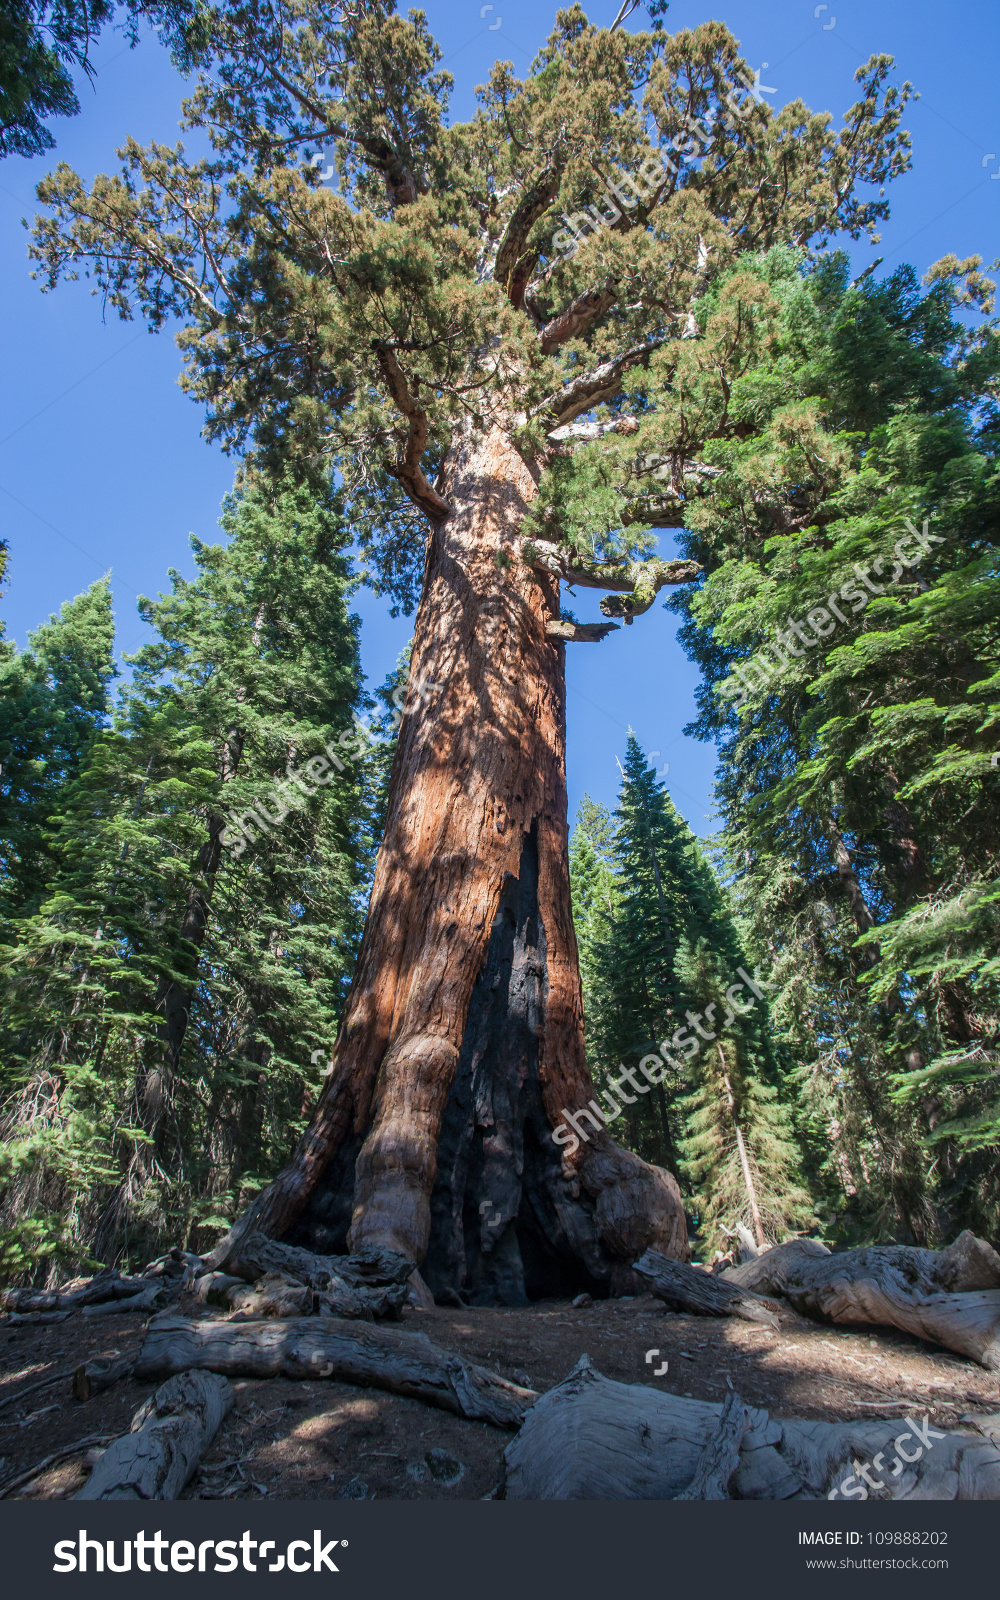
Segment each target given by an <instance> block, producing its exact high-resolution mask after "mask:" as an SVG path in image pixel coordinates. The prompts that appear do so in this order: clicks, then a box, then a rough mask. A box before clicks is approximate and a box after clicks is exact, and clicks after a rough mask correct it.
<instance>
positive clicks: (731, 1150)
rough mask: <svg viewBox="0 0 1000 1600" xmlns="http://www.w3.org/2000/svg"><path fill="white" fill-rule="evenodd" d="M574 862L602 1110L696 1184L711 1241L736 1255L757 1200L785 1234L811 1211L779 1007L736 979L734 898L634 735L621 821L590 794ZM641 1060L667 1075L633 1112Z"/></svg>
mask: <svg viewBox="0 0 1000 1600" xmlns="http://www.w3.org/2000/svg"><path fill="white" fill-rule="evenodd" d="M570 869H571V883H572V891H573V915H574V922H575V924H576V929H577V940H578V944H579V948H580V972H581V978H582V981H583V987H584V996H585V1005H586V1017H587V1043H588V1054H589V1059H590V1065H591V1069H592V1071H593V1073H594V1076H595V1080H596V1082H597V1083H598V1085H599V1086H600V1088H601V1089H602V1090H604V1091H605V1104H606V1105H607V1104H608V1103H609V1102H612V1103H614V1104H617V1103H618V1101H621V1102H622V1104H623V1105H624V1107H625V1110H624V1118H623V1120H624V1124H625V1126H626V1128H627V1130H628V1139H629V1142H630V1143H631V1144H632V1146H633V1148H635V1149H636V1150H637V1151H638V1152H639V1153H640V1154H641V1155H643V1156H645V1157H646V1159H648V1160H652V1161H656V1162H658V1163H660V1164H662V1165H664V1166H667V1167H669V1168H670V1169H671V1170H673V1171H674V1173H675V1175H676V1176H677V1177H678V1178H680V1179H681V1180H682V1181H683V1182H684V1185H685V1188H687V1189H688V1191H689V1192H690V1194H691V1196H692V1204H693V1209H694V1210H695V1212H696V1214H697V1216H698V1219H699V1223H700V1226H701V1236H702V1239H703V1241H704V1243H705V1245H706V1247H709V1248H711V1249H714V1248H716V1247H718V1246H720V1245H721V1246H723V1247H724V1248H725V1247H726V1240H725V1236H724V1235H723V1233H722V1232H721V1231H720V1230H721V1228H722V1227H728V1228H729V1229H730V1232H732V1230H733V1229H735V1227H736V1226H737V1224H739V1223H742V1224H744V1225H747V1226H750V1225H751V1224H753V1223H754V1220H755V1219H754V1207H756V1215H757V1218H758V1219H762V1226H763V1228H764V1230H765V1232H766V1235H767V1237H769V1238H771V1239H772V1240H773V1239H775V1238H780V1237H783V1236H784V1235H785V1234H786V1233H787V1231H788V1230H789V1229H790V1228H792V1227H793V1226H794V1225H795V1224H796V1223H797V1222H799V1221H801V1220H803V1219H804V1218H805V1217H807V1216H808V1215H809V1206H808V1197H807V1196H806V1194H805V1192H804V1190H803V1188H802V1185H801V1180H800V1176H799V1166H800V1157H799V1152H798V1150H797V1148H796V1144H795V1137H794V1132H793V1130H792V1128H791V1125H790V1113H789V1110H788V1108H787V1106H786V1105H785V1104H783V1103H782V1101H781V1100H780V1098H779V1091H780V1089H781V1087H782V1085H783V1082H784V1075H783V1072H782V1069H781V1067H780V1066H779V1063H778V1061H777V1060H776V1057H775V1054H774V1051H773V1048H772V1045H771V1040H770V1033H769V1028H768V1016H767V1004H766V1001H765V1000H764V999H763V998H762V996H761V995H756V994H755V993H754V991H753V990H752V989H751V988H748V985H747V982H746V981H745V980H744V979H742V978H741V976H740V972H741V969H742V970H743V972H744V973H745V972H746V969H747V957H746V955H745V953H744V951H743V948H742V946H741V944H740V940H739V936H738V934H737V930H736V927H735V924H734V921H733V918H732V914H731V912H730V909H729V906H728V905H727V901H726V895H725V893H724V891H723V889H722V887H721V886H720V884H719V881H718V879H717V878H716V876H715V874H714V872H713V871H712V868H711V866H710V865H709V863H708V861H707V860H706V859H705V856H704V855H703V853H702V851H701V848H700V847H699V845H698V842H697V840H696V839H695V838H694V836H693V835H692V833H691V832H690V829H689V828H688V827H687V824H686V823H685V822H684V821H683V820H682V818H681V817H679V816H678V814H677V812H676V810H675V809H674V806H673V804H672V802H671V800H670V798H669V796H668V795H667V793H666V791H665V789H664V787H663V785H662V783H660V782H658V780H657V778H656V776H655V774H654V772H653V770H652V768H651V767H649V766H648V765H647V763H646V760H645V757H644V756H643V753H642V750H641V748H640V746H639V743H638V740H637V739H636V738H635V736H634V735H633V734H630V735H629V740H628V748H627V751H626V756H625V765H624V768H623V771H622V784H621V791H620V794H619V802H618V808H617V810H616V812H615V819H614V823H612V819H611V818H610V817H609V816H608V814H607V813H606V812H605V811H603V809H602V808H601V807H599V806H595V805H594V803H593V802H592V801H591V800H589V799H586V798H585V800H584V803H583V805H582V806H581V808H580V812H579V815H578V819H577V827H576V829H575V831H574V835H573V842H572V848H571V853H570ZM643 1061H644V1062H645V1063H646V1066H647V1067H651V1071H652V1073H653V1077H654V1079H655V1080H656V1081H655V1083H654V1084H653V1087H652V1089H651V1091H650V1090H647V1093H646V1095H645V1096H642V1095H641V1094H640V1093H638V1092H637V1093H636V1094H635V1095H634V1096H633V1097H632V1101H633V1103H632V1104H628V1098H627V1097H628V1092H629V1091H628V1090H625V1089H624V1083H625V1079H624V1078H623V1077H622V1076H621V1069H622V1068H623V1067H628V1068H631V1069H632V1071H633V1072H634V1073H637V1074H642V1067H641V1065H640V1063H642V1062H643ZM727 1076H728V1081H729V1086H728V1087H727V1082H726V1079H727ZM629 1081H630V1083H631V1084H632V1087H634V1086H635V1081H638V1083H640V1084H642V1083H643V1082H644V1081H645V1080H644V1077H643V1076H641V1075H639V1076H637V1079H636V1080H629ZM737 1129H739V1132H740V1134H741V1135H742V1137H743V1142H744V1147H745V1150H746V1152H747V1163H748V1164H747V1165H746V1166H744V1165H743V1164H742V1163H741V1159H740V1157H739V1153H738V1148H737V1146H738V1139H737ZM748 1172H749V1175H750V1185H749V1187H748V1184H747V1173H748ZM751 1194H752V1196H753V1199H752V1202H751ZM752 1231H754V1230H752ZM756 1231H757V1232H759V1231H760V1230H759V1229H757V1230H756Z"/></svg>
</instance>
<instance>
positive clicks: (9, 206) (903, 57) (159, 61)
mask: <svg viewBox="0 0 1000 1600" xmlns="http://www.w3.org/2000/svg"><path fill="white" fill-rule="evenodd" d="M616 9H617V6H616V4H615V3H614V0H606V3H605V0H600V3H599V4H598V3H596V0H592V3H591V5H590V7H589V8H588V10H589V15H590V16H591V17H592V18H593V19H594V20H595V21H604V22H610V21H611V19H612V17H613V16H614V13H615V11H616ZM425 10H426V12H427V15H428V19H429V23H430V26H431V29H432V31H433V33H434V34H435V36H436V37H437V39H438V41H439V42H440V44H441V47H442V50H443V53H444V58H445V60H444V65H446V66H447V67H448V68H449V70H450V71H451V72H452V73H453V74H454V77H455V89H454V94H453V98H452V103H451V104H452V115H453V116H454V117H455V118H456V119H460V118H464V117H466V116H468V115H470V114H471V113H472V111H473V109H474V91H475V87H476V85H477V84H479V83H482V82H483V81H484V79H485V77H486V75H487V73H488V72H489V69H490V67H491V65H492V63H493V62H494V61H495V60H498V59H499V60H511V61H513V63H514V67H515V70H517V71H518V72H524V71H525V70H526V69H527V67H528V64H529V62H530V60H531V57H532V55H533V54H534V52H535V51H536V50H537V48H538V46H539V45H540V44H541V43H542V42H543V39H544V37H545V34H546V33H547V32H548V30H549V27H550V26H551V21H552V18H553V17H554V15H555V8H554V7H549V6H546V5H540V4H538V3H537V0H534V3H529V0H496V3H495V4H494V6H493V7H492V8H491V7H489V6H486V7H482V6H481V5H480V4H479V3H478V0H430V3H429V4H427V5H426V6H425ZM481 13H482V14H481ZM713 15H714V16H715V17H717V18H719V20H721V21H723V22H725V23H726V24H727V25H728V26H729V27H730V29H731V30H732V32H733V33H734V34H735V35H736V37H737V38H738V39H739V40H740V41H741V46H742V50H743V54H744V55H745V57H746V59H747V60H748V61H749V63H750V65H751V67H753V68H754V70H757V69H760V70H761V81H762V84H763V85H768V86H772V87H773V89H774V93H773V94H771V95H769V96H768V100H769V103H771V104H773V105H782V104H784V103H785V102H786V101H788V100H792V99H796V98H801V99H803V100H805V101H806V103H807V104H808V105H810V106H811V107H812V108H813V109H814V110H830V111H832V112H833V113H834V114H835V118H836V120H837V123H838V124H839V121H840V116H841V114H842V113H843V112H844V111H845V110H846V109H847V107H848V106H849V105H850V104H851V103H852V101H853V100H854V98H855V95H856V90H855V85H854V82H853V75H854V72H855V70H856V69H857V67H858V66H859V65H860V63H861V62H862V61H864V60H865V59H867V57H868V56H869V55H870V54H871V53H872V52H873V51H886V52H888V53H890V54H892V55H893V56H895V58H896V64H897V72H896V76H897V79H898V80H899V81H902V80H903V79H907V78H908V79H909V80H910V81H911V82H912V83H913V84H914V85H915V87H916V88H917V89H918V90H919V91H920V95H921V98H920V99H919V101H917V102H916V103H915V104H912V105H911V106H910V107H909V108H908V111H907V115H906V118H905V122H904V126H906V127H908V128H909V129H910V131H911V132H912V134H913V145H914V150H913V154H914V169H913V171H912V172H911V173H909V174H908V175H907V176H906V177H904V178H903V179H901V180H900V181H899V182H898V183H897V184H895V185H894V186H893V187H892V189H891V190H890V198H891V201H892V208H893V210H892V217H891V219H890V221H889V222H888V223H887V224H886V225H885V227H884V228H883V230H882V232H883V238H882V243H881V244H880V245H879V246H878V247H877V249H874V250H873V249H872V248H871V247H870V246H869V245H868V244H867V242H865V243H861V244H857V245H853V246H851V251H852V257H853V259H854V261H855V264H856V268H857V270H861V268H863V267H864V266H866V265H867V264H868V263H869V262H870V260H871V259H872V258H873V257H874V256H875V255H882V256H884V257H885V261H884V264H883V266H882V267H881V268H880V269H879V275H880V276H881V275H882V274H883V273H885V272H889V271H892V270H893V269H894V268H895V267H896V266H898V265H899V264H900V262H903V261H911V262H912V263H913V264H914V266H915V267H916V268H917V269H918V271H920V272H924V271H925V270H926V268H927V267H928V266H929V265H930V263H931V262H932V261H935V260H937V259H938V258H939V257H940V256H942V255H944V254H945V253H946V252H948V251H954V252H955V253H956V254H958V255H960V256H965V255H971V254H974V253H979V254H981V255H982V256H983V257H984V258H985V259H986V261H989V260H991V259H992V258H993V257H994V256H995V255H996V254H997V253H998V250H1000V241H998V218H1000V94H998V91H997V87H996V63H997V60H998V59H1000V48H998V46H1000V7H997V6H996V5H995V4H987V3H986V0H963V3H962V4H960V5H959V6H957V7H952V8H949V9H948V10H944V9H943V8H942V7H941V6H940V5H939V4H936V5H933V6H932V5H931V4H930V3H929V0H865V3H864V4H862V3H861V0H849V3H846V4H845V3H842V0H830V3H829V5H827V6H825V7H824V6H818V7H817V6H816V5H815V4H814V3H812V0H754V3H753V4H751V3H750V0H731V3H730V0H727V3H725V4H719V5H716V6H714V7H713V8H712V9H711V10H709V9H707V8H704V7H703V6H700V5H698V4H697V3H688V0H673V3H672V4H671V7H670V10H669V12H668V14H667V19H666V20H667V26H668V27H669V28H670V29H671V31H673V30H676V29H678V28H680V27H693V26H695V25H696V24H697V23H698V22H701V21H705V20H706V19H707V18H708V17H710V16H713ZM644 16H645V14H644V13H643V12H642V11H639V12H637V13H636V15H635V18H634V19H633V25H640V24H641V22H642V21H643V20H644ZM765 63H766V66H765ZM95 64H96V66H97V80H96V85H95V88H94V89H91V88H90V87H89V86H88V85H87V84H86V82H84V83H83V84H82V85H81V87H80V100H81V104H82V107H83V110H82V114H81V115H80V116H79V117H75V118H71V119H64V120H57V121H56V122H55V123H54V125H53V127H54V132H55V134H56V140H57V144H56V149H55V150H54V151H51V152H49V153H48V154H47V155H44V156H41V157H38V158H36V159H35V160H32V161H26V160H21V159H18V158H14V159H9V160H7V161H5V162H3V163H0V326H2V349H3V357H4V373H5V376H4V383H3V398H2V404H0V529H2V532H3V535H4V537H6V538H7V539H8V541H9V544H10V547H11V560H10V575H9V587H8V592H7V593H6V595H5V596H4V598H3V600H2V601H0V613H2V615H3V617H4V620H5V622H6V624H7V630H8V635H9V636H10V637H13V638H14V639H15V640H16V641H17V642H18V643H19V644H24V643H25V641H26V638H27V634H28V632H29V630H30V629H31V628H33V627H35V626H37V624H38V623H39V622H41V621H43V620H44V619H45V617H47V616H48V614H49V613H50V612H51V611H54V610H56V609H58V607H59V605H60V604H61V603H62V601H63V600H66V599H68V598H69V597H70V596H72V595H74V594H76V593H79V591H80V590H81V589H83V588H85V587H86V586H87V585H88V584H89V583H92V582H93V580H94V579H95V578H96V577H99V576H100V575H101V574H102V573H104V572H107V571H110V572H111V575H112V582H113V587H114V595H115V609H116V618H117V625H118V645H119V649H120V650H121V651H126V652H127V651H128V650H130V649H134V648H135V647H136V646H137V645H138V644H139V643H140V642H141V641H142V640H143V638H144V637H145V631H146V630H145V629H144V627H143V625H142V623H141V622H140V621H139V619H138V617H137V616H136V613H135V601H136V595H137V594H155V593H158V592H159V591H160V590H161V589H164V588H166V587H167V578H166V574H167V570H168V568H170V567H176V568H179V569H180V570H181V571H182V572H185V573H190V572H191V571H192V570H193V566H192V561H191V554H190V548H189V545H188V536H189V534H191V533H195V534H197V535H198V536H199V537H200V538H202V539H212V538H214V537H216V526H215V524H216V518H217V515H218V508H219V502H220V500H221V499H222V496H223V495H224V494H225V492H226V490H227V489H228V488H229V485H230V483H231V481H232V476H233V469H234V463H233V462H232V461H231V460H228V459H227V458H226V457H225V456H223V455H222V453H221V452H220V451H219V450H218V449H217V448H215V447H214V446H210V445H208V444H206V443H205V441H204V440H203V439H202V438H201V436H200V428H201V417H200V414H199V411H198V408H197V406H196V405H195V404H194V402H193V401H191V400H189V399H188V398H187V397H186V396H185V395H183V394H182V392H181V390H180V389H179V388H178V385H177V375H178V371H179V365H180V363H179V358H178V353H177V350H176V348H175V346H174V343H173V340H172V338H171V336H170V334H169V333H161V334H159V335H149V334H147V333H146V332H145V331H144V330H143V329H142V328H141V327H140V325H139V324H135V323H133V324H128V323H122V322H120V321H119V320H118V318H117V315H115V314H113V313H110V312H109V313H108V315H107V317H106V318H105V317H104V316H103V315H102V307H101V303H100V301H99V299H96V298H94V297H92V296H91V294H90V292H89V287H88V285H86V284H85V283H77V284H69V285H65V286H62V287H60V289H58V290H57V291H56V292H55V293H54V294H48V295H43V294H41V293H40V291H39V288H38V285H37V284H36V283H33V282H32V281H31V279H30V277H29V268H28V263H27V258H26V245H25V240H26V235H25V232H24V229H23V228H22V226H21V219H22V218H23V217H29V218H30V217H31V216H32V215H33V214H34V211H35V209H36V206H35V202H34V186H35V184H36V183H37V182H38V179H39V178H40V177H41V176H42V175H43V174H44V173H45V172H47V171H49V170H50V169H51V168H52V167H53V166H54V165H55V163H56V161H57V160H62V161H66V162H68V163H69V164H70V165H71V166H73V167H74V168H75V169H76V170H77V171H78V172H79V173H80V174H81V176H82V177H83V178H84V179H85V180H86V181H88V182H89V181H90V180H91V179H92V178H93V176H94V175H95V174H96V173H98V172H100V171H105V170H110V169H113V168H114V166H115V157H114V151H115V149H116V147H117V146H118V145H119V144H121V143H122V142H123V140H124V138H125V137H126V135H128V134H132V135H134V136H135V137H136V138H137V139H139V140H140V141H141V142H143V143H146V142H148V141H149V140H150V139H158V140H163V141H164V142H171V143H173V142H175V141H176V139H177V137H178V131H177V120H178V116H179V102H180V99H181V97H182V95H183V94H184V93H185V84H184V81H183V80H182V79H180V78H179V77H178V76H177V74H176V73H175V72H174V71H173V70H172V68H171V66H170V63H169V60H168V58H167V56H166V54H165V52H164V51H163V50H162V49H161V48H160V47H159V46H158V45H157V44H156V42H155V41H154V40H152V39H146V40H144V41H143V42H142V43H141V44H140V46H139V47H138V49H136V50H133V51H130V50H129V49H128V48H127V46H126V45H125V41H124V40H123V38H122V37H121V36H120V35H119V34H116V33H114V32H109V33H108V34H107V35H106V36H105V38H104V39H103V41H102V43H101V46H100V48H99V50H98V51H97V53H96V56H95ZM994 175H996V176H994ZM669 544H670V539H669V535H667V536H665V539H664V545H665V547H669ZM580 599H581V604H579V605H578V606H577V607H576V609H577V612H578V614H579V615H581V616H587V617H589V616H590V615H591V612H592V611H593V612H594V614H595V615H596V614H597V612H596V600H595V601H594V604H593V605H591V604H590V603H589V602H586V601H584V599H583V597H582V596H581V597H580ZM357 609H358V610H359V612H360V613H361V615H362V618H363V623H364V627H363V646H362V648H363V660H364V666H365V670H366V672H367V674H368V676H369V680H370V682H372V683H373V684H377V683H379V682H381V680H382V678H383V677H384V675H385V673H386V672H387V671H388V670H389V669H390V668H391V667H392V665H393V664H394V662H395V659H396V656H397V655H398V653H399V650H400V649H401V648H402V646H403V645H404V644H405V643H406V640H407V639H408V638H409V634H410V623H408V622H407V621H406V619H403V618H399V619H395V620H394V619H392V618H390V617H389V615H388V611H387V607H386V606H385V605H384V603H382V602H379V601H376V600H375V599H374V598H373V597H372V596H371V595H370V594H367V593H362V595H361V596H360V597H359V601H358V606H357ZM675 628H676V624H675V620H674V618H673V617H672V616H671V615H670V614H669V613H667V612H665V611H664V610H663V609H662V607H661V606H659V605H657V606H656V607H654V609H653V610H652V611H650V612H648V613H647V614H646V616H645V617H641V618H639V619H638V621H637V622H636V624H635V626H634V627H632V628H628V629H622V630H621V631H620V632H619V633H616V634H613V635H611V637H610V638H609V639H608V640H606V641H605V643H604V644H602V645H594V646H590V645H578V646H571V647H569V648H568V650H567V657H568V669H567V671H568V685H569V698H568V722H569V728H568V732H569V786H570V815H571V817H572V816H573V814H574V813H575V810H576V807H577V805H578V804H579V801H580V799H581V797H582V795H583V793H584V792H585V791H587V792H589V793H590V794H591V795H592V796H593V797H594V798H595V799H597V800H601V801H604V802H605V803H606V804H612V805H613V804H614V798H615V794H616V791H617V786H618V778H619V774H618V768H617V764H616V760H615V757H616V756H619V757H623V756H624V750H625V738H626V731H627V729H628V727H629V726H632V727H633V728H634V729H635V731H636V733H637V734H638V736H639V738H640V740H641V741H642V743H643V745H644V746H645V748H646V749H647V750H657V751H659V752H660V754H659V755H658V757H657V758H656V765H657V766H658V767H659V768H660V769H661V771H662V770H663V769H664V767H665V766H667V765H669V771H668V772H666V774H665V776H666V782H667V785H668V787H669V789H670V791H671V793H672V794H673V797H674V799H675V801H676V803H677V805H678V807H679V809H680V810H681V811H682V812H683V814H684V815H685V816H686V817H687V819H688V821H689V822H690V823H691V825H692V827H693V828H694V829H695V831H696V832H697V833H699V834H704V833H706V832H709V831H710V827H711V824H710V815H711V811H712V798H711V793H712V780H713V772H714V760H715V758H714V750H713V749H712V748H711V747H710V746H706V745H702V744H698V743H697V742H695V741H693V740H690V739H687V738H685V737H684V735H683V733H682V731H681V730H682V729H683V727H684V725H685V723H686V722H688V721H689V720H690V718H691V716H692V715H693V711H694V700H693V693H694V688H695V685H696V682H697V674H696V673H695V672H694V670H693V668H692V667H691V666H690V665H689V663H688V662H687V661H686V659H685V657H684V654H683V651H682V650H681V649H680V647H679V645H678V644H677V642H676V638H675Z"/></svg>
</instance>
